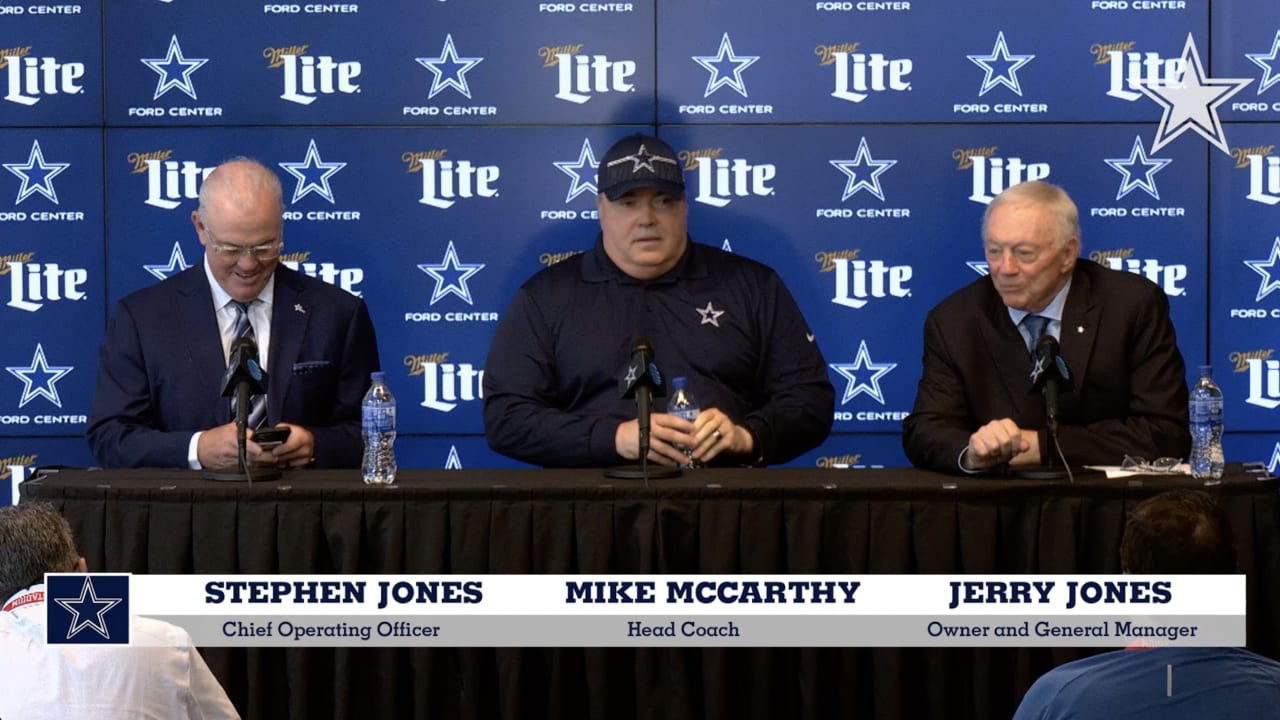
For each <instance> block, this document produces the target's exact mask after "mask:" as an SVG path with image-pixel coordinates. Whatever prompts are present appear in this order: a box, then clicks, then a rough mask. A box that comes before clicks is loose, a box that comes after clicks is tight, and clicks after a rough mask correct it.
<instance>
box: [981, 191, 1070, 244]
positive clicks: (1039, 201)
mask: <svg viewBox="0 0 1280 720" xmlns="http://www.w3.org/2000/svg"><path fill="white" fill-rule="evenodd" d="M1010 203H1014V204H1018V203H1021V204H1027V205H1037V206H1040V207H1043V208H1044V209H1046V210H1048V211H1049V212H1051V213H1053V215H1054V217H1055V218H1056V219H1057V221H1058V222H1057V226H1058V233H1057V237H1055V238H1054V241H1055V242H1056V243H1057V246H1058V248H1059V249H1063V248H1066V246H1067V243H1068V242H1069V241H1070V240H1071V238H1073V237H1074V238H1079V237H1080V211H1079V210H1077V209H1076V204H1075V202H1073V201H1072V200H1071V196H1070V195H1068V194H1067V191H1066V190H1063V189H1062V188H1060V187H1058V186H1057V185H1054V184H1053V183H1048V182H1045V181H1043V180H1029V181H1027V182H1023V183H1018V184H1017V185H1014V186H1013V187H1010V188H1006V189H1005V190H1004V192H1002V193H1000V194H999V195H997V196H996V197H995V199H994V200H992V201H991V202H990V203H989V204H988V205H987V209H986V211H985V212H983V214H982V237H983V239H984V240H985V239H986V237H987V220H988V219H990V218H991V213H993V212H995V209H996V208H997V207H999V206H1001V205H1006V204H1010Z"/></svg>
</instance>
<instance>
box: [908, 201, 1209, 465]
mask: <svg viewBox="0 0 1280 720" xmlns="http://www.w3.org/2000/svg"><path fill="white" fill-rule="evenodd" d="M982 239H983V245H984V249H985V254H986V259H987V265H988V267H989V268H990V274H989V275H987V276H986V277H984V278H981V279H979V280H976V281H974V282H973V283H971V284H970V285H968V286H967V287H964V288H961V289H960V290H958V291H956V292H955V293H952V295H951V296H950V297H948V298H946V299H945V300H943V301H942V302H941V303H939V304H938V306H937V307H935V308H934V309H933V310H931V311H930V312H929V315H928V317H927V318H926V319H925V327H924V372H923V375H922V376H921V378H920V384H919V387H918V390H917V392H916V402H915V407H914V408H913V409H912V411H911V414H910V415H909V416H908V417H907V419H906V421H905V422H904V423H903V435H902V443H903V447H904V449H905V450H906V453H907V457H908V458H910V460H911V462H912V463H913V464H915V465H916V466H918V467H925V468H931V469H934V470H940V471H943V472H957V471H964V472H977V471H985V470H1000V469H1003V468H1004V467H1006V466H1019V465H1027V464H1038V463H1042V462H1046V461H1048V459H1049V458H1050V453H1053V457H1054V458H1055V459H1059V460H1061V458H1060V457H1059V453H1058V452H1057V448H1052V447H1049V442H1048V438H1047V432H1046V430H1045V408H1044V403H1043V401H1042V400H1041V397H1040V395H1039V393H1032V392H1029V390H1030V383H1029V381H1028V378H1029V376H1030V373H1031V368H1032V359H1031V354H1030V352H1029V350H1030V349H1031V348H1034V347H1035V346H1036V340H1037V338H1038V337H1043V335H1044V334H1045V333H1047V334H1050V335H1052V336H1054V337H1055V338H1057V340H1058V342H1059V344H1060V346H1061V357H1062V358H1063V360H1065V361H1066V366H1067V369H1068V370H1069V372H1070V374H1071V376H1072V377H1071V379H1070V383H1071V388H1070V391H1069V392H1066V393H1064V394H1063V395H1062V396H1061V399H1060V411H1059V428H1058V445H1059V447H1060V448H1061V453H1060V454H1061V456H1065V459H1066V462H1067V463H1070V464H1073V465H1074V464H1104V465H1119V464H1120V462H1121V461H1122V460H1123V459H1124V456H1125V455H1126V454H1128V455H1135V456H1142V457H1145V458H1148V459H1155V458H1157V457H1178V458H1184V457H1186V456H1187V451H1188V448H1189V447H1190V444H1191V437H1190V435H1189V433H1188V431H1187V386H1186V366H1185V365H1184V364H1183V360H1182V355H1181V353H1179V351H1178V345H1177V340H1176V338H1175V337H1174V330H1173V323H1172V322H1171V321H1170V319H1169V300H1168V298H1166V297H1165V294H1164V292H1163V291H1162V290H1161V289H1160V287H1159V286H1157V285H1155V284H1154V283H1152V282H1150V281H1149V280H1147V279H1145V278H1142V277H1139V276H1137V275H1133V274H1131V273H1126V272H1121V271H1117V270H1111V269H1109V268H1106V267H1103V266H1101V265H1098V264H1097V263H1094V262H1092V261H1088V260H1082V261H1079V262H1077V256H1078V255H1079V254H1080V225H1079V214H1078V212H1077V210H1076V206H1075V203H1073V202H1072V201H1071V198H1070V197H1068V196H1067V194H1066V192H1064V191H1063V190H1062V189H1061V188H1059V187H1057V186H1055V185H1051V184H1049V183H1046V182H1041V181H1034V182H1026V183H1022V184H1019V185H1014V186H1013V187H1011V188H1009V189H1007V190H1005V191H1004V192H1003V193H1001V194H1000V195H999V196H998V197H996V199H995V200H993V201H992V202H991V204H990V205H989V206H987V211H986V215H985V216H984V218H983V228H982Z"/></svg>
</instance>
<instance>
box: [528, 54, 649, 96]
mask: <svg viewBox="0 0 1280 720" xmlns="http://www.w3.org/2000/svg"><path fill="white" fill-rule="evenodd" d="M581 51H582V43H576V44H572V45H558V46H543V47H540V48H538V57H540V58H542V67H544V68H550V67H554V68H556V94H555V97H556V99H557V100H565V101H567V102H571V103H574V104H575V105H581V104H583V103H585V102H587V101H588V100H590V99H591V97H592V95H593V94H596V93H607V92H622V93H629V92H635V89H636V87H635V85H634V84H633V83H632V78H633V77H634V76H635V74H636V63H635V61H634V60H610V59H609V57H608V56H607V55H586V54H582V52H581Z"/></svg>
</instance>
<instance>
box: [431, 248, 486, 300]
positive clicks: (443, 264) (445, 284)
mask: <svg viewBox="0 0 1280 720" xmlns="http://www.w3.org/2000/svg"><path fill="white" fill-rule="evenodd" d="M418 269H419V270H421V271H422V272H424V273H426V274H428V275H430V276H431V277H433V278H435V280H436V289H435V291H433V292H432V293H431V304H432V305H435V304H436V302H437V301H439V300H440V299H441V298H443V297H444V296H445V295H457V296H458V297H460V298H462V299H463V301H465V302H466V303H467V304H468V305H471V304H472V302H471V289H470V288H468V287H467V278H469V277H471V276H472V275H475V274H476V273H478V272H480V271H481V270H483V269H484V263H462V262H458V251H457V250H456V249H455V248H454V247H453V241H452V240H450V241H449V248H448V249H447V250H445V251H444V259H443V260H441V261H440V263H439V264H438V265H431V264H424V265H419V266H418Z"/></svg>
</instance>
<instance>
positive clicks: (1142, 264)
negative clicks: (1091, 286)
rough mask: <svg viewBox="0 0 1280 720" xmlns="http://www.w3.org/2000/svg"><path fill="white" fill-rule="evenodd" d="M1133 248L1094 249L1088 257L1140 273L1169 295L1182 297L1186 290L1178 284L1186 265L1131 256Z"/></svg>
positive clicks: (1183, 274) (1184, 272)
mask: <svg viewBox="0 0 1280 720" xmlns="http://www.w3.org/2000/svg"><path fill="white" fill-rule="evenodd" d="M1132 255H1133V248H1124V249H1120V250H1094V251H1093V252H1091V253H1089V259H1090V260H1093V261H1094V262H1096V263H1099V264H1101V265H1106V266H1107V267H1109V268H1111V269H1112V270H1122V271H1124V272H1130V273H1133V274H1134V275H1141V276H1142V277H1145V278H1146V279H1148V280H1150V281H1151V282H1153V283H1155V284H1157V285H1159V286H1160V288H1161V289H1162V290H1164V293H1165V294H1166V295H1168V296H1169V297H1182V296H1183V295H1185V294H1186V290H1185V289H1184V288H1183V287H1182V285H1181V284H1180V283H1181V282H1182V281H1183V280H1186V279H1187V266H1186V265H1164V264H1162V263H1161V262H1160V261H1159V260H1158V259H1156V258H1145V259H1142V258H1135V257H1132Z"/></svg>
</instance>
